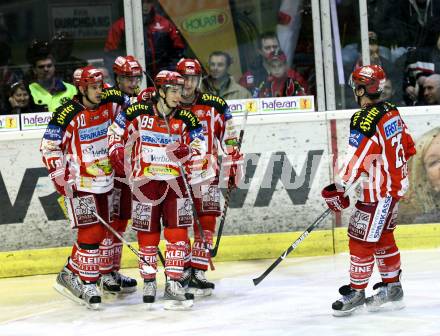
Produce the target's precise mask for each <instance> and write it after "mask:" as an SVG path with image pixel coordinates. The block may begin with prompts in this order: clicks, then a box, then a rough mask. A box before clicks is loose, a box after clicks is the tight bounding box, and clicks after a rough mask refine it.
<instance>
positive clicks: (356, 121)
mask: <svg viewBox="0 0 440 336" xmlns="http://www.w3.org/2000/svg"><path fill="white" fill-rule="evenodd" d="M387 112H388V110H387V109H385V105H384V104H379V105H374V106H368V107H366V108H363V109H362V110H359V111H357V112H356V113H355V114H353V116H352V117H351V122H350V129H352V130H353V129H355V130H358V131H359V132H360V133H361V134H363V135H365V136H367V137H369V138H371V137H372V136H373V135H374V133H376V125H377V124H378V123H379V121H380V119H382V117H383V116H384V115H385V113H387Z"/></svg>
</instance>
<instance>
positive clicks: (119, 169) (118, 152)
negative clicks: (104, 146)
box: [109, 147, 125, 176]
mask: <svg viewBox="0 0 440 336" xmlns="http://www.w3.org/2000/svg"><path fill="white" fill-rule="evenodd" d="M124 156H125V153H124V147H118V148H116V149H114V150H113V151H112V152H111V153H110V155H109V159H110V163H111V164H112V167H113V170H114V171H115V173H116V175H118V176H125V170H124Z"/></svg>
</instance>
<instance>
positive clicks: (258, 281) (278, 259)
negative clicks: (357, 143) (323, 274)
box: [252, 174, 365, 286]
mask: <svg viewBox="0 0 440 336" xmlns="http://www.w3.org/2000/svg"><path fill="white" fill-rule="evenodd" d="M361 177H365V176H364V174H362V175H361ZM361 177H359V178H358V179H357V181H356V182H354V183H353V184H352V185H350V186H349V187H348V188H347V189H346V190H345V193H344V195H345V196H348V195H349V193H350V192H351V191H352V190H354V189H355V187H356V186H357V185H358V184H359V183H361V182H362V178H361ZM330 211H331V210H330V209H327V210H325V211H324V212H323V213H322V214H321V215H320V216H319V217H318V218H317V219H316V220H315V221H314V222H313V224H312V225H310V226H309V227H308V228H307V229H306V230H305V231H304V232H303V233H302V234H301V236H299V237H298V239H297V240H295V241H294V242H293V244H292V245H290V246H289V248H288V249H287V250H285V251H284V252H283V254H282V255H280V256H279V257H278V258H277V259H276V260H275V261H274V262H273V264H272V265H270V266H269V268H268V269H267V270H265V271H264V272H263V274H261V275H260V276H259V277H258V278H255V279H252V281H253V282H254V285H255V286H257V285H258V284H259V283H260V282H261V281H263V280H264V278H266V277H267V276H268V275H269V273H270V272H272V271H273V269H274V268H275V267H277V266H278V264H279V263H280V262H281V261H283V260H284V259H285V258H286V257H287V256H288V255H289V253H290V252H292V251H293V250H294V249H296V247H297V246H298V245H299V244H300V243H301V242H302V241H303V240H304V239H306V238H307V236H308V235H309V234H310V232H312V231H313V230H314V229H315V228H316V227H317V226H318V225H319V224H321V222H322V221H323V220H324V219H325V218H326V217H327V216H328V214H329V213H330Z"/></svg>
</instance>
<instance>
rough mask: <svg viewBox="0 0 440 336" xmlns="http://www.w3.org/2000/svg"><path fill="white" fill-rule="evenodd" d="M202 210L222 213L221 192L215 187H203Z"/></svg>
mask: <svg viewBox="0 0 440 336" xmlns="http://www.w3.org/2000/svg"><path fill="white" fill-rule="evenodd" d="M202 210H203V211H220V190H219V188H218V186H215V185H202Z"/></svg>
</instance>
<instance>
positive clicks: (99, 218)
mask: <svg viewBox="0 0 440 336" xmlns="http://www.w3.org/2000/svg"><path fill="white" fill-rule="evenodd" d="M77 199H78V201H79V203H81V205H82V206H84V207H85V208H86V209H88V210H89V211H90V212H91V213H92V215H94V216H95V217H96V218H98V220H99V221H100V222H101V224H102V225H104V227H105V228H106V229H107V230H109V231H110V232H111V233H112V234H113V235H114V236H115V237H116V238H118V239H119V240H120V241H121V242H122V243H123V244H125V246H127V247H128V248H129V249H130V250H131V251H132V252H133V253H134V254H135V255H136V257H138V259H140V260H141V261H142V262H144V263H145V264H146V265H147V267H149V268H151V269H152V270H154V273H156V270H155V269H154V268H153V267H152V266H151V265H150V263H149V262H148V261H147V260H146V259H145V258H144V257H143V256H141V255H140V253H139V251H138V250H136V249H135V248H134V247H133V246H132V245H131V244H130V243H129V242H128V241H127V240H125V238H124V237H123V236H121V235H120V234H119V233H118V232H117V231H116V230H115V229H114V228H112V227H111V225H110V224H108V223H107V222H106V221H105V220H104V219H103V218H102V217H101V216H100V215H99V214H98V213H97V212H96V211H95V210H93V209H92V208H91V207H89V205H88V204H87V203H86V202H84V200H83V199H82V198H81V197H78V198H77ZM150 271H151V270H150ZM151 273H153V272H151Z"/></svg>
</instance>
